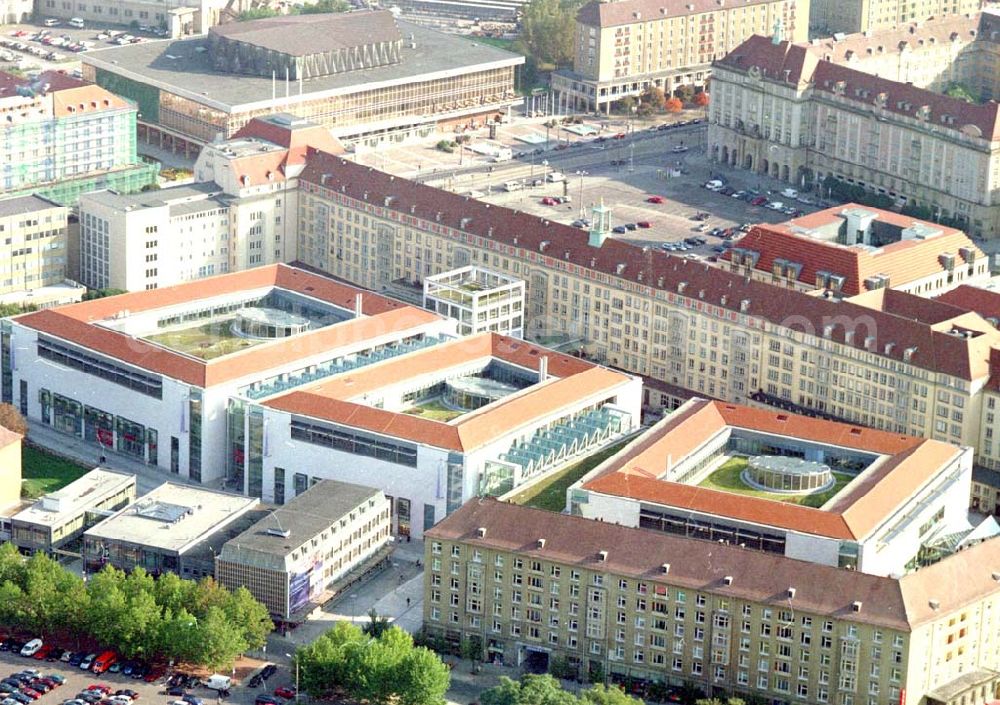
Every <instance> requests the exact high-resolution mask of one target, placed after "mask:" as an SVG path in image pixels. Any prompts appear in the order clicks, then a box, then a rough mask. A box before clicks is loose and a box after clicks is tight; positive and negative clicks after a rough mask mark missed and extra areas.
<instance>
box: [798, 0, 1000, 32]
mask: <svg viewBox="0 0 1000 705" xmlns="http://www.w3.org/2000/svg"><path fill="white" fill-rule="evenodd" d="M982 4H983V3H982V0H917V1H916V2H907V1H906V0H811V5H810V8H809V25H810V27H812V28H813V29H815V30H816V33H817V34H824V35H826V34H834V33H845V34H850V33H853V32H871V31H875V30H880V29H892V28H893V27H899V26H901V25H905V24H907V23H908V22H923V21H925V20H930V19H934V18H938V19H940V18H941V17H943V16H945V15H949V14H966V13H970V12H978V11H979V8H980V7H982Z"/></svg>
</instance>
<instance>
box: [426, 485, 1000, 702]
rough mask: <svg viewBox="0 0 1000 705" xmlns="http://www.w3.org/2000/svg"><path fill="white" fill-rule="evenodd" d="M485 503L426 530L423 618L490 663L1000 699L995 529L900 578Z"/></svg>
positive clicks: (861, 696)
mask: <svg viewBox="0 0 1000 705" xmlns="http://www.w3.org/2000/svg"><path fill="white" fill-rule="evenodd" d="M705 546H706V544H705V543H704V542H701V541H698V540H695V539H689V538H684V537H680V536H668V535H663V534H656V533H654V532H649V531H645V530H643V529H633V528H626V527H622V526H616V525H614V524H611V523H608V522H598V521H592V520H589V519H583V518H580V517H572V516H567V515H562V514H555V513H552V512H546V511H542V510H536V509H529V508H526V507H519V506H517V505H513V504H508V503H503V502H497V501H495V500H492V499H484V500H480V501H473V502H469V503H468V504H466V505H465V506H464V507H462V509H460V510H459V511H458V512H455V513H454V514H452V515H451V516H449V517H448V518H446V519H445V520H444V521H442V522H441V523H440V524H438V525H437V526H436V527H434V529H432V530H431V531H429V532H428V533H427V540H426V545H425V557H426V558H425V559H426V571H425V574H424V628H425V629H426V630H427V631H428V632H429V633H431V634H433V635H436V636H441V637H444V638H445V639H447V640H449V641H451V642H454V643H456V644H457V643H459V642H462V641H467V642H469V643H470V644H471V645H472V647H473V648H477V649H480V650H481V652H482V654H483V656H484V657H485V658H486V659H488V660H491V661H494V662H502V663H504V664H506V665H511V666H518V665H525V664H528V663H530V665H531V666H532V667H533V668H545V667H546V666H547V665H548V664H549V663H551V661H552V659H554V658H556V657H559V658H562V659H565V661H566V663H567V664H568V665H569V667H570V668H572V669H576V670H577V673H578V674H579V675H580V676H582V677H587V676H588V675H589V676H590V677H603V676H604V675H606V676H608V677H610V678H611V679H613V680H616V681H621V680H623V679H626V678H629V679H632V682H633V683H635V682H638V683H639V684H641V683H643V682H646V683H649V682H659V683H664V684H668V685H672V686H680V685H684V684H687V685H693V686H696V687H699V688H701V689H703V690H704V691H706V692H707V693H708V695H710V696H715V697H724V696H725V695H726V694H730V693H734V694H737V695H739V696H742V697H744V698H747V697H761V698H766V699H767V700H768V701H769V702H774V703H821V704H823V703H836V704H837V705H851V704H862V703H868V704H869V705H897V704H898V703H900V702H904V701H906V702H910V703H914V704H915V705H958V704H959V703H965V704H966V705H985V704H986V703H989V702H991V701H992V700H994V699H995V698H996V697H997V696H998V695H1000V691H998V688H1000V648H998V646H997V639H998V636H997V635H998V630H997V623H996V620H997V610H998V609H1000V583H998V581H997V577H996V576H997V572H996V570H995V569H994V568H993V567H992V566H994V565H995V564H996V562H997V560H998V559H1000V539H993V540H989V541H985V542H983V543H980V544H979V545H976V546H973V547H971V548H969V549H967V550H965V551H960V552H959V553H957V554H955V555H953V556H950V557H948V558H945V559H943V560H941V561H939V562H938V563H935V564H933V565H931V566H928V567H926V568H923V569H921V570H919V571H916V572H914V573H911V574H908V575H906V576H904V577H902V578H893V577H879V576H874V575H868V574H865V573H861V572H858V571H853V570H844V569H839V568H833V567H829V566H822V565H816V564H814V563H808V562H805V561H798V560H794V559H791V558H786V557H784V556H774V555H770V554H763V553H758V552H756V551H751V550H747V549H744V548H740V547H738V546H727V545H718V544H717V545H714V546H713V548H712V549H711V552H710V554H709V557H708V558H706V553H705Z"/></svg>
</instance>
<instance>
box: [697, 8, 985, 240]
mask: <svg viewBox="0 0 1000 705" xmlns="http://www.w3.org/2000/svg"><path fill="white" fill-rule="evenodd" d="M982 17H983V18H988V17H990V15H989V14H988V13H983V15H982ZM985 21H986V20H983V19H980V20H979V24H980V25H982V24H983V22H985ZM969 23H970V26H969V29H975V22H973V21H971V20H970V21H969ZM979 32H980V34H981V30H979ZM977 51H978V50H977ZM980 54H981V55H982V56H981V57H979V58H976V59H975V60H974V61H970V62H969V65H970V66H974V67H979V68H980V69H982V68H985V66H984V63H983V62H987V63H988V64H989V65H990V66H992V69H987V70H986V71H985V73H984V74H983V75H991V74H990V71H991V70H992V72H993V73H995V72H996V66H995V65H993V64H992V58H991V57H993V56H994V55H993V54H990V53H986V52H980ZM823 56H825V54H824V55H823ZM987 60H988V61H987ZM930 61H932V59H931V57H928V62H930ZM855 64H857V65H858V68H854V67H853V66H854V65H855ZM931 65H932V64H931ZM867 68H872V69H875V70H878V65H877V64H875V63H872V64H871V65H870V67H866V62H864V61H858V62H852V61H848V62H847V63H836V62H835V61H833V60H827V59H825V58H822V57H821V56H817V54H816V53H814V52H813V51H812V50H811V48H810V47H808V46H805V45H796V44H792V43H789V42H786V41H781V40H780V38H779V37H777V36H776V37H774V38H772V39H768V38H766V37H763V36H755V37H751V38H750V39H748V40H746V41H745V42H744V43H743V44H742V45H740V46H739V47H738V48H736V49H735V50H733V51H732V52H731V53H730V54H728V55H727V56H726V57H725V58H723V59H720V60H718V61H716V62H715V65H714V73H713V76H714V78H713V90H712V104H711V107H710V109H709V127H708V145H709V157H710V159H712V160H713V161H718V162H723V163H726V164H729V165H732V166H735V167H738V168H743V169H747V170H751V171H756V172H758V173H766V174H770V175H771V176H772V177H775V178H780V179H783V180H785V181H790V182H792V183H795V184H797V185H802V186H805V187H813V186H816V187H817V188H818V187H819V185H820V184H822V183H823V180H824V179H825V178H827V177H834V178H836V179H839V180H842V181H846V182H847V183H849V184H853V185H857V186H861V187H863V188H866V189H868V190H870V191H872V192H874V193H879V194H884V195H887V196H889V197H890V198H892V199H894V200H895V201H896V203H897V204H898V205H900V206H902V205H920V206H923V207H926V208H928V209H929V210H930V212H932V213H933V216H934V218H935V219H945V218H947V219H951V220H953V221H955V222H959V223H962V224H963V225H964V228H965V229H966V230H967V231H968V232H969V233H970V234H973V235H977V236H984V237H995V236H997V235H998V234H1000V201H998V199H997V195H996V194H997V192H998V185H1000V120H998V109H997V104H996V103H995V102H987V103H981V104H976V103H967V102H965V101H964V100H961V99H958V98H951V97H949V96H947V95H942V94H940V93H936V92H933V91H931V90H925V89H922V88H918V87H916V86H915V85H911V84H909V83H906V82H900V81H893V80H889V79H887V78H884V77H882V76H881V75H873V74H870V73H867V72H866V69H867ZM907 80H909V79H907Z"/></svg>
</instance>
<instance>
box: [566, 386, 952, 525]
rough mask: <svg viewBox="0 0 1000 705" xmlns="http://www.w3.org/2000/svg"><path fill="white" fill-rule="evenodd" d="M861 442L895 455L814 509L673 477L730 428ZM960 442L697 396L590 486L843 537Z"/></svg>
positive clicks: (878, 515) (905, 492)
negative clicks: (670, 475)
mask: <svg viewBox="0 0 1000 705" xmlns="http://www.w3.org/2000/svg"><path fill="white" fill-rule="evenodd" d="M730 427H733V428H742V429H749V430H753V431H756V432H759V433H765V434H770V435H775V436H784V437H788V438H798V439H802V440H808V441H813V442H816V443H823V444H827V445H834V446H840V447H845V448H853V449H856V450H862V451H866V452H869V453H875V454H878V455H884V456H888V457H886V458H884V459H883V460H882V461H881V462H879V463H877V464H876V465H873V466H872V467H871V468H869V469H868V470H866V471H865V472H863V473H862V474H861V475H859V476H858V478H857V479H856V480H855V481H853V482H852V483H851V484H849V485H848V486H847V487H846V488H845V489H844V490H843V491H842V492H841V493H840V494H839V495H838V496H837V497H835V498H834V500H832V504H830V505H829V506H827V507H825V508H824V509H814V508H811V507H803V506H798V505H794V504H787V503H782V502H774V501H771V500H768V499H762V498H757V497H752V496H746V495H738V494H733V493H729V492H724V491H718V490H713V489H708V488H705V487H697V486H693V485H686V484H681V483H677V482H673V481H670V480H667V479H665V476H666V474H667V472H668V471H669V470H670V469H671V467H672V466H673V465H676V464H678V463H681V462H683V461H684V460H685V459H686V458H687V457H689V456H690V455H691V454H692V453H694V452H695V451H696V450H698V449H699V448H701V447H702V446H703V445H704V444H705V443H707V442H709V441H710V440H711V439H712V438H713V437H715V436H716V435H718V434H720V433H722V432H724V431H725V430H726V429H727V428H730ZM959 452H960V451H959V449H958V448H956V447H955V446H952V445H950V444H947V443H942V442H939V441H932V440H925V439H921V438H917V437H914V436H904V435H900V434H896V433H889V432H886V431H878V430H875V429H871V428H865V427H862V426H855V425H852V424H845V423H838V422H834V421H826V420H822V419H816V418H811V417H807V416H798V415H795V414H788V413H783V412H775V411H771V410H768V409H756V408H752V407H746V406H740V405H737V404H727V403H722V402H710V401H707V400H703V399H697V400H692V401H691V402H689V403H688V404H686V405H684V406H682V407H681V408H680V409H679V410H678V411H677V412H675V413H674V414H672V415H670V416H668V417H666V418H665V419H664V420H663V421H661V422H659V423H658V424H657V425H656V426H654V427H653V428H652V429H651V430H650V431H648V432H647V433H645V434H644V435H643V436H641V437H640V438H639V439H637V440H636V441H635V442H633V443H632V444H630V445H629V446H627V447H626V448H624V449H623V450H622V451H621V452H620V453H618V454H617V455H615V456H614V457H612V458H609V459H608V460H607V461H605V462H604V463H602V464H601V465H600V466H599V467H598V468H596V469H595V470H594V471H592V472H591V473H590V474H589V475H588V476H586V477H585V478H584V482H583V485H582V487H583V488H584V489H586V490H590V491H593V492H597V493H600V494H610V495H615V496H619V497H627V498H631V499H636V500H640V501H644V502H654V503H657V504H662V505H666V506H672V507H683V508H684V510H685V511H697V512H702V513H705V514H714V515H717V516H726V517H729V518H731V519H737V520H743V521H750V522H753V523H756V524H762V525H765V526H774V527H779V528H783V529H789V530H793V531H800V532H803V533H808V534H816V535H821V536H828V537H831V538H838V539H864V538H865V537H867V536H868V534H869V533H870V532H872V531H873V530H874V529H875V528H877V527H878V526H879V525H880V524H881V523H882V522H883V521H884V520H885V519H886V517H887V516H888V515H889V514H890V513H891V512H892V511H894V510H895V509H896V508H897V507H898V506H900V505H901V504H902V503H904V502H905V501H907V500H908V498H910V497H911V496H913V495H914V494H915V493H916V491H917V490H919V489H920V488H921V487H922V486H923V485H924V484H925V483H927V482H929V481H930V480H931V479H932V478H933V477H934V476H935V475H936V473H937V472H938V471H939V470H940V468H941V467H942V466H943V465H944V464H946V463H947V462H949V461H951V460H952V459H953V458H955V457H956V456H957V455H958V453H959Z"/></svg>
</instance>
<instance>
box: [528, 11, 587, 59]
mask: <svg viewBox="0 0 1000 705" xmlns="http://www.w3.org/2000/svg"><path fill="white" fill-rule="evenodd" d="M583 2H584V0H530V1H529V2H528V4H527V5H525V6H524V15H523V17H522V19H521V37H520V39H519V40H518V45H519V47H520V48H521V50H522V51H524V53H525V54H527V55H528V56H529V57H531V58H532V59H534V62H535V63H536V64H542V65H545V64H547V65H550V66H553V67H556V68H560V67H563V66H569V65H571V64H572V63H573V47H574V44H575V39H576V12H577V10H578V9H580V6H581V5H582V4H583Z"/></svg>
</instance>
